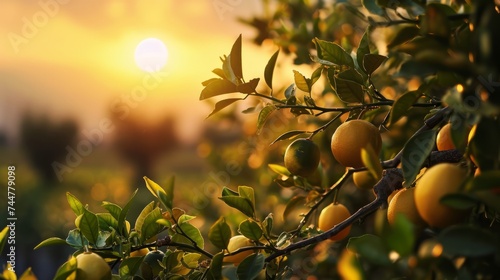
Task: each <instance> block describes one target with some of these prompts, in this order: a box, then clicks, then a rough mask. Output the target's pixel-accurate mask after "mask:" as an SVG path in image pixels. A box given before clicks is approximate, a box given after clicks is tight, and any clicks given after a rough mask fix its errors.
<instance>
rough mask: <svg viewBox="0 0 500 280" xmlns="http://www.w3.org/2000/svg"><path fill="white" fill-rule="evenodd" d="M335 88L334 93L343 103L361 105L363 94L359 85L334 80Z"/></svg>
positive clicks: (342, 80) (337, 79)
mask: <svg viewBox="0 0 500 280" xmlns="http://www.w3.org/2000/svg"><path fill="white" fill-rule="evenodd" d="M329 70H330V69H329ZM335 86H336V87H335V93H336V94H337V96H338V97H339V98H340V100H342V101H343V102H345V103H363V101H364V92H363V88H362V86H361V85H360V84H358V83H355V82H351V81H348V80H344V79H340V78H335Z"/></svg>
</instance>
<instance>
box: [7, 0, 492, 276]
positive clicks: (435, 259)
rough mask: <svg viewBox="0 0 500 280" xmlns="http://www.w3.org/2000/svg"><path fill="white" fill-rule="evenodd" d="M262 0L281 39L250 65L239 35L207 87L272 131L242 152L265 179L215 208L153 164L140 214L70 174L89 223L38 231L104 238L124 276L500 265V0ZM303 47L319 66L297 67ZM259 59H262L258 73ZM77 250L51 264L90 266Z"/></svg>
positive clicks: (411, 271)
mask: <svg viewBox="0 0 500 280" xmlns="http://www.w3.org/2000/svg"><path fill="white" fill-rule="evenodd" d="M263 5H265V10H266V11H267V12H266V14H265V15H259V16H255V17H251V16H249V18H247V19H243V20H242V22H244V23H245V24H247V25H249V26H251V27H253V28H255V29H256V33H255V34H257V37H256V38H254V42H255V43H258V44H266V46H269V45H272V44H270V43H272V42H274V43H275V44H276V49H277V50H276V51H275V52H274V53H272V54H269V57H270V59H269V60H268V61H267V63H263V64H262V65H259V63H258V62H255V63H253V64H252V65H245V67H243V61H245V60H244V59H243V52H242V49H243V42H244V41H245V40H247V39H248V38H246V39H244V38H243V36H239V37H238V38H237V39H236V41H235V42H234V44H233V45H232V46H231V48H230V49H229V48H228V52H226V55H223V56H222V57H221V58H220V62H221V65H220V67H218V68H215V69H214V70H213V71H212V74H207V76H208V75H212V76H211V77H210V78H209V79H208V80H206V81H203V82H202V86H203V89H202V91H201V93H200V100H202V101H204V102H205V101H211V102H210V104H211V106H213V111H212V112H211V113H210V117H211V116H213V115H215V114H219V113H220V112H221V111H223V110H225V111H228V110H231V109H233V110H239V109H241V108H244V109H243V112H242V114H244V115H245V117H244V119H246V120H252V121H255V131H254V132H255V135H260V137H262V138H266V139H264V140H262V139H261V140H262V141H264V142H265V143H264V144H262V145H261V146H259V145H255V147H253V148H254V149H253V150H252V149H248V150H249V151H250V152H249V154H248V155H247V154H245V155H241V157H243V159H241V161H239V162H242V167H244V168H242V170H243V171H242V173H241V174H243V173H245V175H248V174H250V173H252V174H254V177H251V176H250V175H249V176H248V177H245V179H247V178H253V179H254V180H253V181H252V180H249V181H248V182H246V181H245V180H242V181H240V180H236V179H235V180H226V181H227V182H223V183H225V184H223V185H224V186H220V189H218V191H219V192H218V195H217V198H216V199H217V203H216V204H214V205H217V206H214V207H213V208H211V210H214V211H211V212H214V213H216V214H215V215H217V217H216V219H214V220H210V219H208V218H207V217H208V216H209V215H208V214H209V213H208V212H209V211H198V212H197V211H195V209H190V208H189V203H188V202H186V201H179V200H180V199H179V198H178V197H176V199H174V193H175V192H174V185H175V184H174V183H175V180H174V177H171V178H169V180H167V182H166V183H164V184H161V185H160V184H158V183H156V182H155V180H153V179H151V178H147V177H145V181H144V185H143V186H140V187H142V188H146V189H147V190H149V191H150V196H149V197H148V198H149V199H150V202H149V203H146V205H141V207H140V209H141V211H140V213H139V214H138V215H137V216H134V217H132V215H131V214H130V213H129V212H130V211H129V210H130V209H131V207H132V206H136V204H137V203H139V202H138V200H137V199H136V195H137V192H134V193H133V194H132V195H131V197H130V200H129V201H128V202H127V203H124V204H123V205H118V204H115V203H113V202H109V201H104V202H102V208H99V209H92V208H91V207H89V206H88V205H87V204H86V203H84V202H82V201H80V199H79V198H77V197H76V196H74V195H73V194H72V193H69V192H68V193H67V196H66V198H67V201H68V204H69V207H70V209H71V210H72V211H73V212H74V219H75V221H74V223H69V224H74V225H75V228H74V229H72V230H70V231H69V232H68V235H67V236H64V237H62V238H61V237H52V238H48V239H46V240H44V241H41V242H40V244H39V245H38V246H37V247H36V249H37V250H40V249H42V248H44V247H45V246H49V245H66V246H70V247H71V248H73V249H74V251H75V255H78V256H81V255H83V256H87V255H88V254H89V253H83V252H90V254H93V255H92V256H94V255H96V256H95V257H92V258H93V259H95V262H97V260H99V263H100V264H106V265H107V266H109V268H110V269H111V267H112V270H111V271H112V273H113V277H115V278H121V279H141V278H142V279H154V278H160V279H224V278H227V279H257V278H260V279H263V278H266V279H290V278H294V279H305V278H307V277H309V276H313V277H316V278H318V279H341V278H342V277H347V276H346V275H352V276H353V277H354V276H356V277H357V278H359V279H363V278H370V275H377V277H382V278H412V279H427V278H429V279H430V278H439V279H441V278H442V279H448V278H449V279H455V278H457V279H458V278H460V279H462V278H463V279H474V277H475V276H476V275H481V276H482V277H484V278H485V279H497V278H500V272H499V271H500V270H499V269H498V267H500V261H499V260H500V258H499V257H498V252H500V244H499V242H498V235H499V233H500V231H499V228H500V227H499V225H498V223H499V222H500V219H499V214H498V213H499V211H500V208H499V206H498V205H500V197H499V196H498V187H499V186H500V129H499V128H500V98H499V96H498V87H499V86H498V81H500V65H499V63H498V62H499V61H500V59H498V58H499V57H498V52H497V51H496V50H498V49H500V36H498V35H500V34H499V32H500V30H499V29H498V26H499V25H498V24H499V23H500V14H499V13H498V10H499V7H498V6H496V3H495V2H494V1H444V2H440V3H437V2H426V1H361V2H359V1H337V2H335V3H333V4H332V3H329V2H328V4H327V2H324V1H263ZM382 34H383V36H382ZM262 51H264V50H262ZM290 60H293V61H294V63H296V64H308V65H309V66H310V67H300V69H301V70H300V71H298V70H294V71H288V69H283V68H285V67H286V68H288V67H293V66H290V65H286V64H285V61H290ZM218 61H219V60H217V58H214V63H218ZM284 65H286V66H284ZM246 67H262V70H263V71H262V72H261V73H262V76H261V77H248V76H247V77H244V73H250V71H248V72H247V71H246V70H245V71H243V70H244V69H245V68H246ZM297 68H299V67H297ZM306 71H307V72H306ZM277 72H280V74H279V75H275V73H277ZM287 73H288V74H290V75H291V76H290V80H293V82H292V83H291V84H290V83H288V82H286V83H285V82H284V80H286V79H284V78H283V77H284V76H285V75H287ZM234 105H238V106H234ZM231 113H232V114H228V115H230V116H231V118H230V120H228V121H235V119H238V118H235V117H234V116H235V115H236V114H238V112H236V111H232V112H231ZM241 119H243V118H241ZM240 124H241V123H240ZM278 124H283V125H278ZM471 129H472V131H471V132H469V131H470V130H471ZM264 135H265V136H269V135H272V137H271V138H267V137H264ZM247 136H248V135H247ZM255 139H258V137H257V136H256V138H252V141H254V140H255ZM259 139H260V138H259ZM273 139H274V140H273ZM252 141H247V142H245V143H243V145H236V146H237V148H235V147H234V146H233V147H231V148H229V147H228V148H227V150H225V152H221V153H220V157H217V158H218V159H220V161H222V162H224V161H225V160H227V161H228V162H229V158H230V157H234V156H235V151H236V150H238V151H241V150H242V149H241V148H242V147H243V148H245V147H247V146H251V145H244V144H248V143H249V142H252ZM255 141H257V140H255ZM284 143H288V144H284ZM215 144H216V143H215ZM215 144H214V145H215ZM238 144H239V143H238ZM451 144H453V145H451ZM261 147H266V148H262V149H261ZM218 156H219V155H218ZM264 163H267V164H264ZM477 170H479V171H477ZM424 171H425V172H424ZM253 172H254V173H253ZM475 173H476V176H474V174H475ZM242 182H243V183H242ZM356 186H357V187H359V188H366V189H372V190H373V193H374V194H375V198H373V195H372V194H371V193H370V192H366V191H361V190H358V189H357V188H356ZM179 189H182V186H181V188H178V190H179ZM391 196H392V199H391ZM143 199H146V198H142V197H141V200H140V201H144V200H143ZM340 201H341V202H342V204H340V203H339V202H340ZM219 208H220V209H219ZM228 209H230V211H228ZM216 210H217V211H216ZM219 210H220V211H219ZM349 210H350V211H349ZM196 215H198V216H203V217H196ZM8 236H9V229H8V228H5V229H4V230H2V231H1V232H0V241H1V242H0V245H1V246H0V249H1V248H2V247H4V245H5V243H6V240H7V239H8ZM327 240H334V241H335V242H323V241H327ZM5 247H6V246H5ZM144 248H149V249H148V250H150V252H149V253H147V254H146V255H143V253H140V252H141V250H143V249H144ZM135 252H137V253H135ZM142 252H144V251H142ZM85 254H87V255H85ZM76 258H78V257H76ZM76 258H70V259H69V260H68V261H67V262H65V263H63V264H61V266H60V268H59V270H58V271H57V272H56V273H55V277H54V278H55V279H66V278H67V277H70V276H71V275H78V271H81V270H82V269H81V268H79V266H78V265H79V264H78V263H80V265H82V263H85V262H83V261H81V262H78V261H77V260H76ZM80 258H83V257H80ZM104 260H105V261H104ZM103 262H104V263H103ZM99 266H100V267H101V265H99ZM102 267H103V268H104V265H102ZM99 271H101V270H99ZM102 271H106V275H105V276H103V277H108V275H109V274H108V272H107V271H108V270H107V269H102ZM35 273H36V272H35ZM6 275H7V276H6ZM8 275H9V273H8V270H7V272H5V273H4V275H3V276H4V278H7V277H10V276H8ZM95 277H101V275H97V276H95Z"/></svg>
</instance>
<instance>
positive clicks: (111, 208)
mask: <svg viewBox="0 0 500 280" xmlns="http://www.w3.org/2000/svg"><path fill="white" fill-rule="evenodd" d="M101 206H102V207H104V209H106V210H108V212H109V213H110V214H111V215H112V216H113V218H115V219H116V220H117V221H118V219H119V218H120V213H121V212H122V208H121V207H120V206H118V205H116V204H114V203H111V202H108V201H103V202H102V205H101Z"/></svg>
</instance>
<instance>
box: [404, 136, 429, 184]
mask: <svg viewBox="0 0 500 280" xmlns="http://www.w3.org/2000/svg"><path fill="white" fill-rule="evenodd" d="M436 134H437V132H436V131H435V130H428V131H424V132H421V133H419V134H417V135H414V136H413V137H412V138H410V140H408V142H406V144H405V146H404V148H403V156H402V158H401V164H402V166H403V177H404V180H405V182H404V186H405V187H409V186H410V185H411V184H412V183H413V181H414V180H415V178H416V177H417V174H418V173H419V172H420V167H421V166H422V164H423V163H424V161H425V160H426V159H427V157H428V156H429V154H430V153H431V151H432V149H433V148H434V144H435V142H436Z"/></svg>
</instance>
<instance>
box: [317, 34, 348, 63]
mask: <svg viewBox="0 0 500 280" xmlns="http://www.w3.org/2000/svg"><path fill="white" fill-rule="evenodd" d="M314 43H315V44H316V50H318V57H319V58H320V59H325V60H328V61H330V62H332V63H334V64H337V65H346V66H350V67H354V61H353V60H352V57H351V56H350V55H349V54H348V53H347V52H346V51H345V50H344V49H343V48H342V47H341V46H339V45H338V44H336V43H332V42H327V41H323V40H320V39H318V38H316V39H314Z"/></svg>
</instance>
